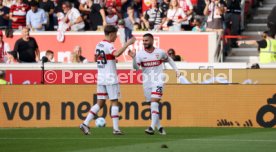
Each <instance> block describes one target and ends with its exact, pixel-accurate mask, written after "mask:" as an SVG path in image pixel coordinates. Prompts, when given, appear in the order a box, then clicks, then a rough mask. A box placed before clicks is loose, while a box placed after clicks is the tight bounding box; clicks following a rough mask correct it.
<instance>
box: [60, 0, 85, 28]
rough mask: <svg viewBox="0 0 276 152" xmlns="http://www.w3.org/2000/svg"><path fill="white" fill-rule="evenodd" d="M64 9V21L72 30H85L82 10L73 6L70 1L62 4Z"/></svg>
mask: <svg viewBox="0 0 276 152" xmlns="http://www.w3.org/2000/svg"><path fill="white" fill-rule="evenodd" d="M62 9H63V11H64V13H65V14H66V15H65V17H64V22H65V23H67V24H68V26H69V30H71V31H83V30H84V22H83V19H82V17H81V14H80V12H79V11H78V10H77V9H76V8H74V7H73V6H72V4H71V3H70V2H68V1H66V2H64V3H63V4H62Z"/></svg>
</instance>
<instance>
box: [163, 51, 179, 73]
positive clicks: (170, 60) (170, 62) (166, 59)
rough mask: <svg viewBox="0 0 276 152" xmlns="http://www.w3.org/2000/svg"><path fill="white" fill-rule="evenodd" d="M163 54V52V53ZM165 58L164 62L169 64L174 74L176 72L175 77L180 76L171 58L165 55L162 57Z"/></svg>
mask: <svg viewBox="0 0 276 152" xmlns="http://www.w3.org/2000/svg"><path fill="white" fill-rule="evenodd" d="M164 53H165V52H164ZM164 56H165V57H164V58H165V61H167V62H168V63H169V64H170V66H171V67H172V68H173V69H174V70H175V72H176V76H177V77H179V76H180V72H179V70H178V69H177V66H176V64H175V62H174V61H173V59H172V58H171V57H169V56H168V55H167V54H166V53H165V55H164Z"/></svg>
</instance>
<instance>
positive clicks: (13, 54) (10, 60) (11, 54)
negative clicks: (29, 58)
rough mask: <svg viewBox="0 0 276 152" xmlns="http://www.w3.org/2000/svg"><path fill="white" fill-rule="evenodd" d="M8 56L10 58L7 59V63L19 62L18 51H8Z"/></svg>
mask: <svg viewBox="0 0 276 152" xmlns="http://www.w3.org/2000/svg"><path fill="white" fill-rule="evenodd" d="M7 58H8V60H7V61H6V64H17V63H19V61H18V57H17V52H15V51H9V52H7Z"/></svg>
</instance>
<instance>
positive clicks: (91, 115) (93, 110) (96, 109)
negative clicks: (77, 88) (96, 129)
mask: <svg viewBox="0 0 276 152" xmlns="http://www.w3.org/2000/svg"><path fill="white" fill-rule="evenodd" d="M99 110H100V106H99V105H98V104H95V105H94V106H93V107H92V108H91V109H90V111H89V113H88V116H87V117H86V119H85V120H84V122H83V123H84V124H85V125H86V126H88V125H89V123H90V121H91V120H92V119H93V118H94V117H95V115H97V113H98V112H99Z"/></svg>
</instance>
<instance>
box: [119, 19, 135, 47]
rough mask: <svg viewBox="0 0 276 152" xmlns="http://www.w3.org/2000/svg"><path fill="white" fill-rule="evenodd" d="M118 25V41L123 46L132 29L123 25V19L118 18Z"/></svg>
mask: <svg viewBox="0 0 276 152" xmlns="http://www.w3.org/2000/svg"><path fill="white" fill-rule="evenodd" d="M118 27H119V29H118V33H119V34H120V42H121V45H122V46H124V45H125V43H126V42H127V40H128V39H129V38H131V37H132V30H131V29H129V28H128V27H126V26H125V21H124V20H123V19H121V20H119V23H118ZM132 28H133V27H132Z"/></svg>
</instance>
